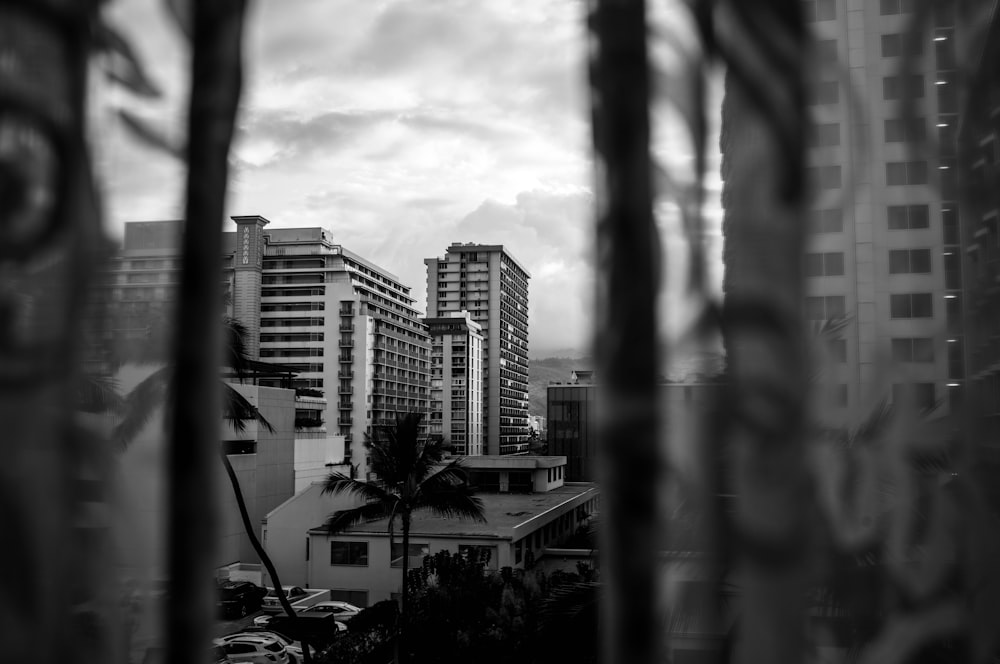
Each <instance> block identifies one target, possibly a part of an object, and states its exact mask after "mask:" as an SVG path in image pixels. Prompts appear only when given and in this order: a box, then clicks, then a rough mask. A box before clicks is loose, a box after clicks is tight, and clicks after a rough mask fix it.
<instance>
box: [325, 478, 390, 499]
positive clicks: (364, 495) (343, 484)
mask: <svg viewBox="0 0 1000 664" xmlns="http://www.w3.org/2000/svg"><path fill="white" fill-rule="evenodd" d="M323 493H324V494H327V493H328V494H331V495H334V496H339V495H340V494H343V493H348V494H353V495H355V496H357V497H358V498H361V499H362V500H364V501H365V502H369V503H372V502H385V503H391V502H395V501H396V500H397V498H396V496H394V495H392V494H390V493H389V492H387V491H386V490H385V489H383V488H382V487H381V486H379V485H378V484H376V483H374V482H363V481H361V480H356V479H354V478H353V477H348V476H347V475H344V474H343V473H330V475H329V476H328V477H327V478H326V480H324V482H323Z"/></svg>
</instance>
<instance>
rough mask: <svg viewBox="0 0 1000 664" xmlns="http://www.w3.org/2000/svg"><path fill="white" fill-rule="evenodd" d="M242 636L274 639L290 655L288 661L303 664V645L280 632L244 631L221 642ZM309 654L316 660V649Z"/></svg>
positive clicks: (223, 638)
mask: <svg viewBox="0 0 1000 664" xmlns="http://www.w3.org/2000/svg"><path fill="white" fill-rule="evenodd" d="M241 636H262V637H264V638H267V639H274V640H275V641H277V642H278V643H280V644H281V645H282V646H284V648H285V652H287V653H288V659H289V661H290V662H291V664H302V662H304V661H305V658H304V657H303V656H302V644H301V643H300V642H298V641H292V640H291V639H290V638H288V637H287V636H285V635H284V634H279V633H278V632H268V631H265V630H259V631H258V630H255V631H243V632H237V633H235V634H230V635H229V636H224V637H222V638H221V639H219V641H230V640H233V639H236V638H238V637H241ZM309 654H310V655H311V656H312V657H313V658H315V657H316V649H315V648H313V647H312V646H310V647H309Z"/></svg>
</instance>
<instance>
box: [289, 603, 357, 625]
mask: <svg viewBox="0 0 1000 664" xmlns="http://www.w3.org/2000/svg"><path fill="white" fill-rule="evenodd" d="M301 613H332V614H333V615H334V616H336V618H337V622H348V621H349V620H350V619H351V618H353V617H354V616H356V615H358V614H359V613H361V609H360V608H358V607H356V606H354V605H353V604H348V603H347V602H320V603H319V604H313V605H312V606H310V607H309V608H308V609H306V610H305V611H302V612H301Z"/></svg>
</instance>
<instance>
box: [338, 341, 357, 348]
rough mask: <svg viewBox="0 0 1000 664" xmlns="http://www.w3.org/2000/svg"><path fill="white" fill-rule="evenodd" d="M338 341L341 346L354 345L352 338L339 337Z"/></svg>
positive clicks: (348, 346)
mask: <svg viewBox="0 0 1000 664" xmlns="http://www.w3.org/2000/svg"><path fill="white" fill-rule="evenodd" d="M339 343H340V347H341V348H353V347H354V339H341V340H340V342H339Z"/></svg>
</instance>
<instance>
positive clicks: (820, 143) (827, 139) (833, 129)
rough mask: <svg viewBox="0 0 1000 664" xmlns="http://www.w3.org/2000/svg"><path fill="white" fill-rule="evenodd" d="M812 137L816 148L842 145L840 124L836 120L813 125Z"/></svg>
mask: <svg viewBox="0 0 1000 664" xmlns="http://www.w3.org/2000/svg"><path fill="white" fill-rule="evenodd" d="M810 139H811V142H812V146H813V147H814V148H828V147H833V146H836V145H840V125H839V124H838V123H836V122H828V123H818V124H815V125H813V127H812V133H811V134H810Z"/></svg>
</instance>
